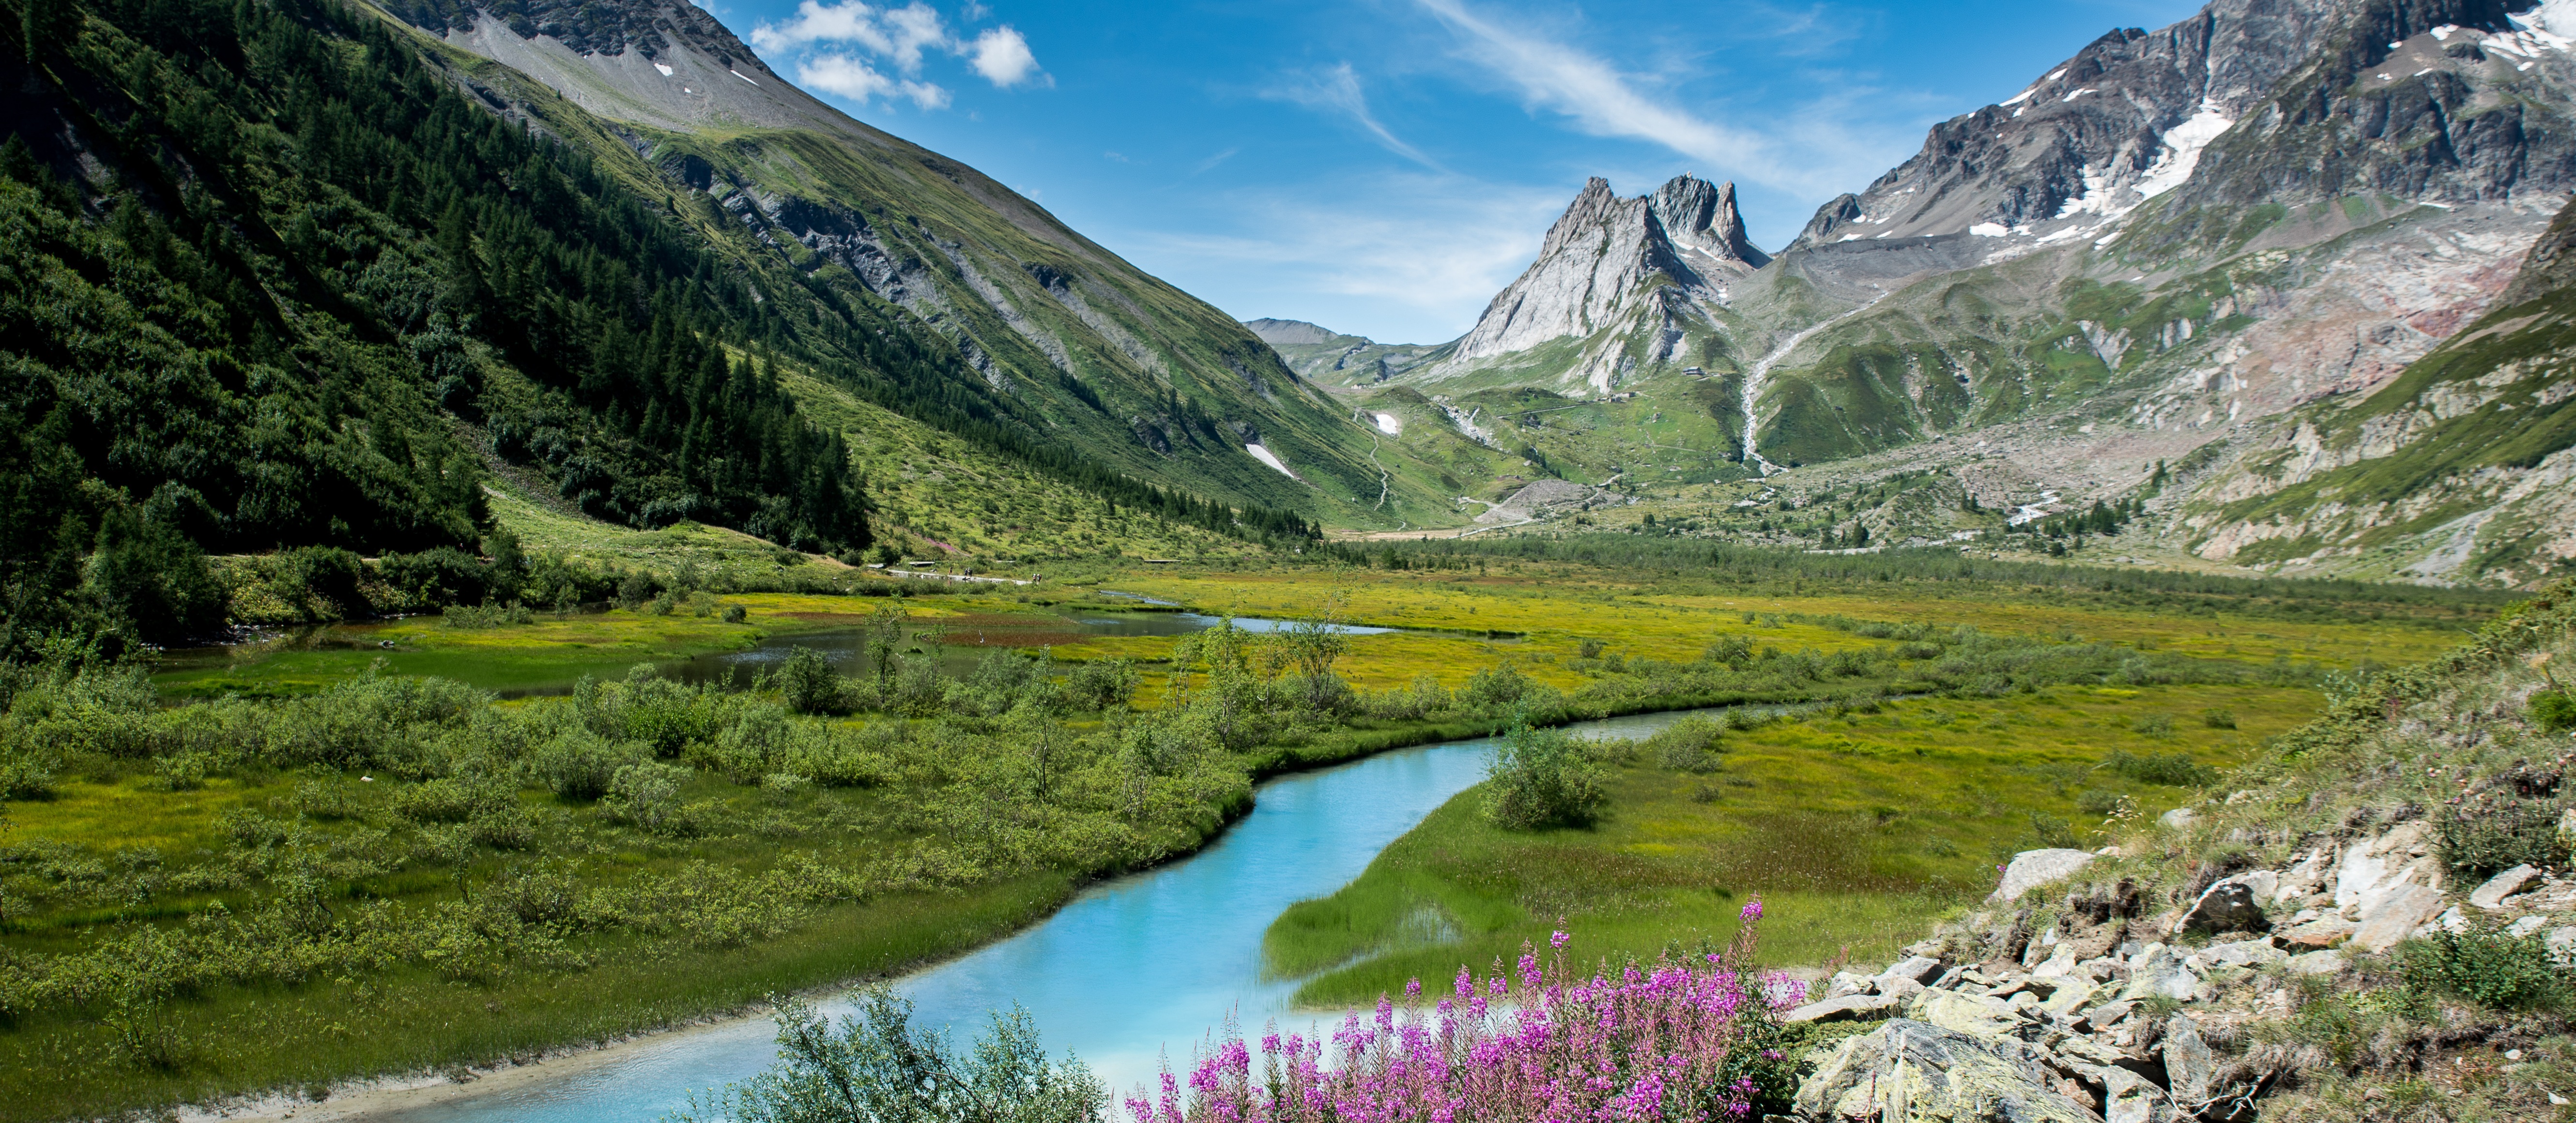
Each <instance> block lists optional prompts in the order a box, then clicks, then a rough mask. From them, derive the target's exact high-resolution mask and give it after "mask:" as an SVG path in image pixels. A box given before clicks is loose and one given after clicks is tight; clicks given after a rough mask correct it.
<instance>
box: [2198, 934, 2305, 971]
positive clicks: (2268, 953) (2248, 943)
mask: <svg viewBox="0 0 2576 1123" xmlns="http://www.w3.org/2000/svg"><path fill="white" fill-rule="evenodd" d="M2288 958H2290V953H2288V952H2286V951H2282V950H2281V949H2279V948H2276V947H2273V946H2272V945H2271V943H2270V941H2267V940H2244V941H2241V942H2238V943H2233V944H2218V945H2216V946H2213V947H2206V948H2202V949H2201V950H2200V951H2199V952H2197V953H2195V954H2194V955H2193V956H2192V957H2191V959H2190V960H2189V961H2188V962H2191V963H2198V964H2199V965H2200V968H2201V969H2202V970H2204V971H2215V970H2217V969H2219V968H2221V967H2261V966H2263V965H2264V964H2267V963H2279V962H2281V961H2282V960H2284V959H2288Z"/></svg>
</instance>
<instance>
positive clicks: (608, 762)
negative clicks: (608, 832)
mask: <svg viewBox="0 0 2576 1123" xmlns="http://www.w3.org/2000/svg"><path fill="white" fill-rule="evenodd" d="M649 755H650V754H649V753H648V752H647V751H646V750H645V748H644V747H643V746H641V745H637V744H635V743H633V742H618V741H611V740H609V739H608V738H606V737H602V736H600V735H599V734H597V733H593V732H591V731H590V730H587V729H573V730H569V731H566V732H564V733H562V734H560V735H558V736H556V737H555V738H553V739H552V740H549V741H547V742H545V743H544V744H542V745H539V746H537V748H536V751H534V752H531V753H529V754H528V760H527V769H528V773H529V775H530V776H532V777H533V778H534V779H535V780H536V781H537V782H538V783H540V784H543V785H545V787H546V788H547V790H549V791H552V792H554V793H555V794H556V795H559V796H563V797H565V798H567V799H598V798H599V797H601V796H604V795H607V794H608V788H609V785H610V784H612V783H615V782H616V779H617V770H618V769H620V768H623V767H625V766H626V765H628V764H631V763H634V762H635V761H638V760H641V759H644V758H645V757H647V756H649Z"/></svg>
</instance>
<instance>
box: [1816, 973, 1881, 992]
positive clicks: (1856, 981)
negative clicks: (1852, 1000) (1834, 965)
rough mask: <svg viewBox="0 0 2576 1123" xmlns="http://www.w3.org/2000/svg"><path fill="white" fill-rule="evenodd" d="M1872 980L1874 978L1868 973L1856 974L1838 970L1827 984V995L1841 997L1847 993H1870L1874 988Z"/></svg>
mask: <svg viewBox="0 0 2576 1123" xmlns="http://www.w3.org/2000/svg"><path fill="white" fill-rule="evenodd" d="M1871 982H1872V980H1871V979H1870V977H1869V976H1867V975H1855V974H1852V973H1851V972H1849V971H1836V972H1834V977H1833V979H1832V980H1831V981H1829V982H1828V983H1827V984H1826V985H1825V997H1827V998H1841V997H1842V996H1844V995H1846V994H1868V993H1870V990H1871V989H1872V988H1871Z"/></svg>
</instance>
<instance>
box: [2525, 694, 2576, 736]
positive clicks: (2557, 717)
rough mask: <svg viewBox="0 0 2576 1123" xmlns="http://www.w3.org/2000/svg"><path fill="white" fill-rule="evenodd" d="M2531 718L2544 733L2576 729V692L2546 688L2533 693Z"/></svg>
mask: <svg viewBox="0 0 2576 1123" xmlns="http://www.w3.org/2000/svg"><path fill="white" fill-rule="evenodd" d="M2531 720H2532V724H2535V725H2538V726H2539V727H2540V729H2541V731H2542V732H2544V733H2558V732H2561V731H2564V730H2569V729H2576V694H2571V693H2568V692H2567V691H2564V690H2544V691H2541V692H2540V693H2538V694H2534V695H2532V696H2531Z"/></svg>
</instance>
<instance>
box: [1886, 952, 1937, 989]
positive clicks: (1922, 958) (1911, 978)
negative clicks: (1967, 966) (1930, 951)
mask: <svg viewBox="0 0 2576 1123" xmlns="http://www.w3.org/2000/svg"><path fill="white" fill-rule="evenodd" d="M1940 973H1941V961H1940V960H1938V959H1934V958H1932V957H1931V956H1928V955H1917V956H1913V957H1911V958H1907V959H1900V960H1897V961H1896V962H1894V963H1890V964H1888V965H1887V970H1884V971H1881V972H1879V973H1878V977H1879V978H1881V979H1904V980H1906V981H1908V982H1916V983H1929V982H1931V981H1932V979H1933V978H1934V977H1935V976H1937V975H1939V974H1940Z"/></svg>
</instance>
